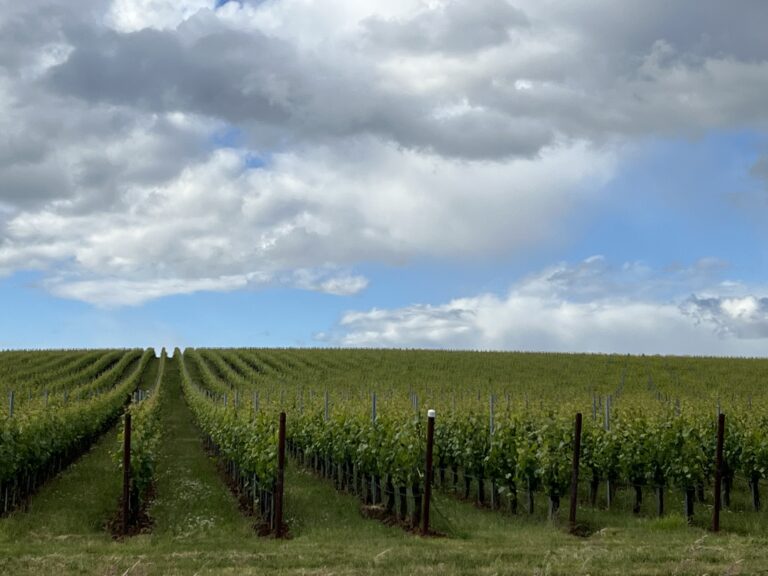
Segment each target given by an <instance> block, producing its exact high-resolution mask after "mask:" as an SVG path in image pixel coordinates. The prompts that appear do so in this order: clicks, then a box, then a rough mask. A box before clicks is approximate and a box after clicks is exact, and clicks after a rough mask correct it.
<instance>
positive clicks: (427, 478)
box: [421, 410, 435, 536]
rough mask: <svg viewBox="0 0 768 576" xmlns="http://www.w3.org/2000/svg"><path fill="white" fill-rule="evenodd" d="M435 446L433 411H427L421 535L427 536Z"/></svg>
mask: <svg viewBox="0 0 768 576" xmlns="http://www.w3.org/2000/svg"><path fill="white" fill-rule="evenodd" d="M434 446H435V411H434V410H428V411H427V463H426V470H425V472H426V473H425V475H424V513H423V514H422V517H421V519H422V526H421V534H422V536H426V535H428V534H429V504H430V500H432V476H433V469H432V454H433V451H434Z"/></svg>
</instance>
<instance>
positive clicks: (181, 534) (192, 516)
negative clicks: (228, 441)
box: [150, 358, 254, 541]
mask: <svg viewBox="0 0 768 576" xmlns="http://www.w3.org/2000/svg"><path fill="white" fill-rule="evenodd" d="M164 386H166V391H165V396H164V398H163V404H162V405H161V407H160V410H161V415H160V418H161V422H162V425H163V438H162V441H161V448H160V453H159V455H158V465H157V473H156V499H155V502H154V504H153V505H152V507H151V508H150V515H151V516H152V518H153V519H154V521H155V526H154V532H155V533H156V534H157V535H158V536H171V537H173V538H176V539H184V538H214V539H217V540H222V541H227V540H231V539H232V538H236V539H239V540H244V539H245V540H247V539H248V538H251V537H252V536H254V532H253V530H252V528H251V523H252V522H251V521H250V520H249V519H248V518H246V517H245V516H243V514H241V513H240V510H239V509H238V507H237V503H236V501H235V499H234V497H233V496H232V495H231V493H230V492H229V489H228V488H227V487H226V486H225V484H224V483H223V481H222V480H221V477H220V474H219V472H218V470H217V469H216V466H215V463H214V461H213V460H211V459H210V458H209V457H208V455H207V454H206V453H205V452H204V449H203V440H202V437H201V435H200V432H199V430H198V429H197V428H196V427H195V425H194V423H193V421H192V413H191V411H190V410H189V407H188V406H187V404H186V402H185V400H184V397H183V395H182V391H181V376H180V374H179V363H178V359H176V358H174V359H172V360H169V362H168V364H167V365H166V372H165V382H164Z"/></svg>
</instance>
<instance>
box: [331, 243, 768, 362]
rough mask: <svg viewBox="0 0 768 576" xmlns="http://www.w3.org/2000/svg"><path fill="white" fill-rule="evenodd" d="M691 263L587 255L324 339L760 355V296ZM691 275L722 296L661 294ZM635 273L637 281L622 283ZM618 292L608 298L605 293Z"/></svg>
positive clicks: (350, 325)
mask: <svg viewBox="0 0 768 576" xmlns="http://www.w3.org/2000/svg"><path fill="white" fill-rule="evenodd" d="M700 264H701V263H698V264H696V265H694V266H691V267H688V268H685V269H683V268H681V269H678V270H671V271H669V270H668V271H663V272H660V271H652V270H651V269H649V268H647V267H643V266H639V265H637V264H628V265H626V266H619V267H611V266H609V265H608V264H607V263H606V262H605V260H604V259H603V258H600V257H595V258H590V259H588V260H586V261H584V262H582V263H579V264H576V265H567V264H561V265H558V266H555V267H552V268H550V269H547V270H545V271H542V272H540V273H538V274H535V275H532V276H531V277H529V278H526V279H524V280H522V281H521V282H519V283H517V284H515V285H514V286H512V288H511V289H510V290H509V292H508V293H507V294H505V295H502V296H499V295H496V294H482V295H479V296H475V297H468V298H458V299H455V300H451V301H450V302H447V303H445V304H439V305H413V306H407V307H404V308H398V309H391V310H382V309H373V310H369V311H356V312H349V313H347V314H345V315H344V316H343V317H342V319H341V320H340V322H339V326H338V330H337V331H336V333H335V334H333V335H331V336H329V335H324V338H326V339H327V340H328V339H330V340H331V341H333V342H335V343H339V344H342V345H346V346H398V347H402V346H408V347H411V346H412V347H430V348H433V347H437V348H472V349H477V348H483V349H503V350H533V351H536V350H547V351H565V352H575V351H578V352H583V351H591V352H613V353H650V354H654V353H665V354H670V353H672V354H694V355H701V354H707V355H746V356H758V355H762V354H764V350H765V343H766V342H765V339H766V338H768V298H765V297H762V298H759V297H756V296H753V295H748V294H747V295H741V296H738V295H736V294H744V292H745V291H746V290H749V289H748V288H746V287H742V286H738V285H736V284H733V283H723V282H716V281H715V276H714V275H712V273H711V268H709V269H707V267H706V265H705V266H704V268H703V269H702V266H701V265H700ZM638 268H640V269H642V272H640V273H639V275H638ZM691 274H694V275H696V276H697V277H698V278H699V281H698V283H694V286H696V285H700V286H703V285H705V284H707V283H709V285H710V288H709V291H710V293H711V292H713V291H715V292H720V293H721V294H723V295H722V296H717V297H706V296H701V297H699V296H695V295H693V296H689V297H680V296H678V297H677V298H669V299H665V298H663V297H661V296H660V295H661V294H663V293H664V292H666V291H667V290H668V289H669V288H670V287H676V289H677V291H678V293H679V292H680V291H685V290H686V289H687V288H688V287H689V284H688V282H687V280H686V277H687V276H690V275H691ZM638 276H639V277H642V278H644V281H643V282H642V283H640V284H635V283H634V282H628V281H629V280H632V279H637V278H638ZM564 278H566V279H567V280H566V281H563V279H564ZM598 284H600V285H602V289H598V288H597V285H598ZM622 285H623V286H625V289H624V290H620V291H619V292H618V293H617V292H616V291H615V290H614V287H615V286H622ZM702 291H706V290H704V289H703V288H702ZM585 294H589V295H590V297H589V298H585V297H584V295H585Z"/></svg>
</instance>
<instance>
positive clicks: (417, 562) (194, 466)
mask: <svg viewBox="0 0 768 576" xmlns="http://www.w3.org/2000/svg"><path fill="white" fill-rule="evenodd" d="M167 368H168V373H167V374H168V376H167V378H168V380H167V381H166V382H165V385H167V386H168V389H167V392H168V393H167V394H166V395H165V397H164V400H163V405H162V418H163V422H164V426H165V432H164V433H165V437H164V441H163V450H162V452H161V454H160V462H159V464H158V477H157V499H156V502H155V503H154V505H153V506H152V507H151V514H152V516H153V517H154V521H155V524H154V530H153V532H152V533H151V534H145V535H140V536H136V537H133V538H130V539H128V540H126V541H115V540H113V539H112V538H111V537H110V536H109V534H108V533H107V532H106V531H105V530H104V528H103V525H104V523H105V522H106V520H107V519H108V518H109V517H110V516H111V515H112V514H113V513H114V511H115V509H116V507H117V502H118V497H119V492H120V475H119V473H118V472H117V471H116V468H115V465H114V463H113V461H112V460H111V457H110V454H109V452H110V451H111V450H112V449H113V446H114V442H115V438H114V432H112V431H111V432H110V433H108V434H107V435H105V437H104V438H102V439H101V440H100V441H99V442H98V443H97V444H96V445H95V446H94V447H93V448H92V450H91V451H90V452H88V453H87V454H86V455H85V456H83V458H81V459H80V460H79V461H78V462H76V463H75V464H74V465H73V466H72V467H70V468H69V469H68V470H67V471H66V472H64V473H63V474H61V475H60V476H59V477H58V478H56V479H55V480H53V481H52V482H50V483H49V484H48V485H47V486H45V487H44V488H43V490H41V492H40V493H39V494H38V495H37V496H36V497H35V498H34V499H33V501H32V504H31V506H30V509H29V511H28V512H17V513H15V514H14V515H12V516H11V517H8V518H4V519H0V573H2V574H14V575H15V574H19V575H25V574H110V575H111V574H114V575H117V576H120V575H125V576H129V575H132V576H141V575H148V574H171V575H173V574H189V575H192V574H199V575H205V574H289V575H331V574H334V575H352V574H385V575H410V574H434V575H439V576H447V575H454V574H481V575H493V574H542V575H544V574H550V575H560V574H562V575H565V574H581V575H585V574H593V575H594V574H615V575H622V576H626V575H628V574H638V575H662V574H680V575H684V574H685V575H687V574H690V575H693V574H759V573H768V528H767V525H766V522H765V518H766V513H761V514H752V513H739V514H730V513H728V512H726V513H724V525H726V526H727V528H728V531H726V532H724V533H721V534H720V535H713V534H709V533H708V532H706V531H705V530H703V529H702V528H701V527H688V526H686V525H685V522H684V520H683V519H682V517H681V516H680V515H679V514H678V513H677V510H675V509H674V507H675V506H677V503H676V500H674V498H673V497H672V496H671V495H670V497H669V500H668V502H669V503H668V506H669V510H670V514H669V515H668V516H666V517H665V518H662V519H655V518H651V517H644V518H635V517H633V516H632V515H631V514H630V513H627V512H626V511H621V512H606V511H600V510H597V511H592V510H589V509H581V510H580V511H579V515H580V518H581V519H582V520H584V521H585V522H587V523H588V524H589V525H590V526H591V527H592V528H593V529H594V530H595V532H594V533H593V534H592V535H591V536H589V537H588V538H577V537H574V536H571V535H569V534H567V533H566V532H565V530H564V529H563V527H562V525H552V524H551V523H549V522H548V521H546V520H545V519H544V518H543V517H542V514H537V515H536V516H534V517H528V516H526V515H519V516H510V515H507V514H502V513H494V512H489V511H487V510H480V509H477V508H475V507H474V506H472V505H470V504H467V503H464V502H460V501H458V500H456V499H454V498H453V497H450V496H448V495H446V494H442V493H437V494H436V495H435V500H434V513H433V517H434V518H435V521H436V524H437V525H438V526H440V527H441V528H442V529H443V530H445V531H446V532H449V536H448V537H445V538H430V539H422V538H420V537H418V536H414V535H412V534H409V533H406V532H404V531H403V530H401V529H400V528H397V527H389V526H385V525H383V524H382V523H380V522H378V521H375V520H369V519H366V518H363V517H362V516H361V515H360V513H359V505H358V503H357V501H356V499H355V498H354V497H352V496H349V495H344V494H340V493H338V492H337V491H336V490H334V489H333V487H332V486H331V484H330V482H327V481H325V480H321V479H318V478H316V477H315V476H313V475H311V474H310V473H308V472H306V471H303V470H300V469H298V468H296V467H295V466H293V465H292V466H290V467H289V469H288V471H287V475H286V487H287V495H286V508H287V517H288V520H289V522H290V530H291V535H292V538H291V539H290V540H286V541H276V540H274V539H272V538H259V537H258V536H256V535H255V534H254V533H253V531H252V529H251V527H250V526H251V524H252V520H251V519H249V518H246V517H244V516H242V515H241V513H240V512H239V510H238V509H237V506H236V504H235V501H234V499H233V498H232V497H231V495H230V494H229V492H228V491H227V489H226V488H225V487H224V485H223V483H222V482H221V480H220V477H219V475H218V472H217V470H216V468H215V466H214V464H213V463H212V462H211V460H209V459H208V457H207V456H206V455H205V453H204V451H203V449H202V444H201V439H200V437H199V435H198V433H197V430H196V429H195V428H194V426H193V424H192V421H191V415H190V413H189V410H188V409H187V407H186V405H185V404H184V401H183V399H182V398H181V396H180V390H179V386H178V372H177V365H176V363H175V362H170V363H169V364H168V366H167ZM649 497H650V495H649ZM538 498H539V499H540V500H542V503H541V504H542V505H543V498H542V497H541V496H539V497H538ZM566 506H567V500H565V501H564V502H563V507H564V510H563V514H565V509H566V508H565V507H566ZM707 512H708V509H707V508H706V507H705V506H702V505H700V504H697V513H700V514H701V518H705V517H706V514H707ZM702 521H703V520H702ZM750 533H752V534H755V535H754V536H750V535H749V534H750Z"/></svg>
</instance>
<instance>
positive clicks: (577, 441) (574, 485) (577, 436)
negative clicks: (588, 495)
mask: <svg viewBox="0 0 768 576" xmlns="http://www.w3.org/2000/svg"><path fill="white" fill-rule="evenodd" d="M580 452H581V412H578V413H577V414H576V424H575V429H574V435H573V472H572V473H571V509H570V514H569V516H568V521H569V522H570V524H571V530H574V529H575V528H576V505H577V504H578V498H579V455H580Z"/></svg>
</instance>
